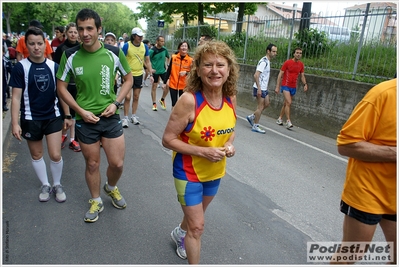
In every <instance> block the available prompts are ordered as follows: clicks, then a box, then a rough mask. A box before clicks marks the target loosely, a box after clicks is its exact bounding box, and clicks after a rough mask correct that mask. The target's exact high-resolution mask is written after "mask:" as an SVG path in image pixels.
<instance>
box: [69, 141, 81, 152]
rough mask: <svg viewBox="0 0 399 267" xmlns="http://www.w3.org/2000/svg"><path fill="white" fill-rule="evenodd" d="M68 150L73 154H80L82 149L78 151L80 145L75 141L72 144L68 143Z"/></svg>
mask: <svg viewBox="0 0 399 267" xmlns="http://www.w3.org/2000/svg"><path fill="white" fill-rule="evenodd" d="M69 148H70V149H72V150H73V151H75V152H80V151H81V150H82V149H80V145H79V143H78V142H76V140H73V141H72V142H70V143H69Z"/></svg>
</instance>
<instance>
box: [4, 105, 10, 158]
mask: <svg viewBox="0 0 399 267" xmlns="http://www.w3.org/2000/svg"><path fill="white" fill-rule="evenodd" d="M7 102H8V107H9V110H8V111H6V114H5V116H4V118H3V119H2V124H3V155H4V152H5V147H7V145H8V142H9V141H10V132H11V107H10V106H11V105H10V101H7Z"/></svg>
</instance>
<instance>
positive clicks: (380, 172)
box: [337, 79, 396, 214]
mask: <svg viewBox="0 0 399 267" xmlns="http://www.w3.org/2000/svg"><path fill="white" fill-rule="evenodd" d="M360 141H367V142H370V143H373V144H376V145H385V146H391V147H396V79H393V80H389V81H386V82H382V83H380V84H378V85H376V86H375V87H373V88H372V89H370V91H369V92H368V93H367V94H366V95H365V96H364V98H363V99H362V100H361V101H360V102H359V104H357V106H356V107H355V109H354V110H353V112H352V114H351V116H350V117H349V119H348V121H347V122H346V123H345V124H344V126H343V127H342V129H341V131H340V133H339V135H338V138H337V145H338V146H340V145H347V144H352V143H356V142H360ZM342 200H343V201H345V203H347V204H348V205H349V206H352V207H354V208H355V209H358V210H361V211H364V212H368V213H372V214H396V162H365V161H361V160H358V159H354V158H349V160H348V167H347V170H346V181H345V184H344V190H343V193H342Z"/></svg>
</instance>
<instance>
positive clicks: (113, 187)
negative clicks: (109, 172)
mask: <svg viewBox="0 0 399 267" xmlns="http://www.w3.org/2000/svg"><path fill="white" fill-rule="evenodd" d="M107 186H108V189H109V190H110V191H112V190H114V189H115V187H116V186H110V185H109V184H108V183H107Z"/></svg>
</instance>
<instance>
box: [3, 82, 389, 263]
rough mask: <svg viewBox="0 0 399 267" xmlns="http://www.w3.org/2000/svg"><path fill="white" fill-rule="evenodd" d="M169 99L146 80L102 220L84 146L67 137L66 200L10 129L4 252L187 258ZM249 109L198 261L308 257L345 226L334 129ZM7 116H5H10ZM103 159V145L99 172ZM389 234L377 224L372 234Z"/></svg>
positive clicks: (26, 258) (6, 256)
mask: <svg viewBox="0 0 399 267" xmlns="http://www.w3.org/2000/svg"><path fill="white" fill-rule="evenodd" d="M160 95H161V90H160V89H158V91H157V97H159V96H160ZM166 103H167V106H168V107H167V110H166V111H164V110H162V109H161V108H160V107H159V109H158V111H157V112H154V111H152V109H151V105H152V103H151V98H150V88H149V87H144V88H143V90H142V92H141V96H140V102H139V111H138V116H139V119H140V121H141V124H140V125H138V126H136V125H133V124H130V127H129V128H127V129H125V130H124V133H125V138H126V157H125V165H124V172H123V175H122V178H121V180H120V182H119V183H118V187H119V189H120V191H121V193H122V195H123V196H124V197H125V199H126V201H127V208H126V209H124V210H118V209H115V208H114V207H113V206H112V204H111V201H110V199H109V198H108V197H107V196H106V195H105V194H104V192H102V197H103V201H104V203H105V209H104V211H103V212H102V213H101V214H100V219H99V220H98V221H97V222H95V223H85V222H84V221H83V216H84V214H85V212H86V211H87V210H88V208H89V203H88V200H89V198H90V194H89V191H88V188H87V186H86V183H85V179H84V168H85V165H84V160H83V156H82V154H81V153H80V152H78V153H76V152H73V151H72V150H70V149H68V148H67V147H66V148H64V149H63V159H64V171H63V178H62V184H63V185H64V187H65V190H66V194H67V201H66V202H65V203H57V202H56V201H55V200H54V198H52V199H51V200H50V201H49V202H46V203H41V202H39V201H38V194H39V188H40V182H39V180H38V179H37V177H36V175H35V173H34V171H33V168H32V166H31V163H30V155H29V151H28V148H27V145H26V141H22V143H19V142H18V141H17V140H15V139H13V138H12V137H11V134H10V133H9V132H8V133H7V131H5V132H4V130H3V134H4V133H6V135H5V136H3V140H5V141H4V147H3V213H2V215H3V232H2V235H3V244H2V249H3V253H2V256H3V258H2V263H3V264H35V265H44V264H63V265H64V264H65V265H67V264H68V265H69V264H79V265H81V264H93V265H94V264H126V265H138V264H173V265H176V264H186V263H187V261H186V260H182V259H180V258H179V257H178V256H177V255H176V253H175V245H174V243H173V241H172V240H171V238H170V232H171V231H172V229H173V228H174V227H175V226H176V225H177V224H178V223H179V222H180V220H181V217H182V211H181V208H180V205H179V203H178V202H177V200H176V194H175V189H174V185H173V178H172V166H171V151H169V150H168V149H166V148H164V147H163V146H162V144H161V138H162V134H163V130H164V127H165V124H166V122H167V120H168V118H169V114H170V98H169V95H168V97H167V102H166ZM254 107H255V102H254ZM122 112H123V111H122V110H121V113H122ZM250 112H251V111H249V110H247V109H242V108H238V110H237V115H238V121H237V125H236V140H235V143H234V145H235V147H236V151H237V152H236V155H235V156H234V157H233V158H229V159H228V163H227V174H226V176H225V177H224V178H223V179H222V183H221V186H220V189H219V192H218V194H217V196H216V198H215V199H214V201H213V202H212V203H211V205H210V206H209V208H208V210H207V213H206V216H205V232H204V234H203V237H202V253H201V264H221V265H224V264H242V265H249V264H262V265H268V264H307V259H306V244H307V242H309V241H340V239H341V237H342V234H341V231H342V230H341V228H342V220H343V215H342V214H341V213H340V212H339V201H340V195H341V190H342V185H343V182H344V177H345V170H346V164H347V160H346V158H344V157H342V156H340V155H339V154H338V153H337V149H336V145H335V140H333V139H330V138H326V137H323V136H320V135H317V134H314V133H311V132H309V131H306V130H304V129H300V128H298V127H296V126H294V128H293V129H292V130H287V129H285V128H284V127H282V126H279V125H277V124H276V123H275V119H276V118H270V117H267V116H262V118H261V126H262V128H263V129H265V130H266V134H264V135H262V134H259V133H254V132H251V128H250V125H249V124H248V122H247V120H246V116H247V115H248V114H249V113H250ZM266 113H267V112H266ZM6 117H7V116H6ZM8 117H9V116H8ZM292 117H293V119H292V120H293V123H294V125H295V114H292ZM3 123H5V125H4V126H7V123H9V119H8V120H7V118H6V119H3ZM45 159H46V163H47V168H48V173H50V171H49V164H48V162H49V161H48V156H45ZM106 164H107V163H106V157H105V154H104V152H103V151H102V161H101V173H102V181H103V183H104V182H105V180H106V178H105V170H106ZM49 176H50V181H51V175H49ZM383 240H384V238H383V235H382V233H381V231H380V230H379V229H378V230H377V233H376V235H375V239H374V241H383Z"/></svg>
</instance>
